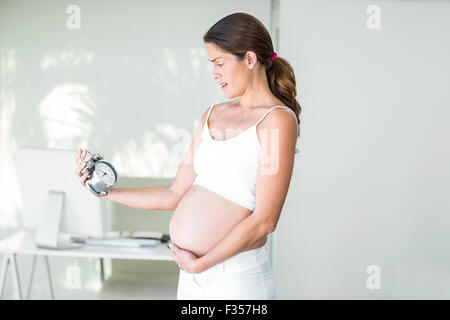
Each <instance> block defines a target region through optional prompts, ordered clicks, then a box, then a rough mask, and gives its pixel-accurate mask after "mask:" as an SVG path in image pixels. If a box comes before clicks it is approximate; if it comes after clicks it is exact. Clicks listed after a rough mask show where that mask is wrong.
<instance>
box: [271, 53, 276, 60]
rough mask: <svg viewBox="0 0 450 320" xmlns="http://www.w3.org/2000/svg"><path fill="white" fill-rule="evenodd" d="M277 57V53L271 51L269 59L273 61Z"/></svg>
mask: <svg viewBox="0 0 450 320" xmlns="http://www.w3.org/2000/svg"><path fill="white" fill-rule="evenodd" d="M276 57H277V53H276V52H275V51H274V52H273V56H272V58H270V61H273V60H275V58H276Z"/></svg>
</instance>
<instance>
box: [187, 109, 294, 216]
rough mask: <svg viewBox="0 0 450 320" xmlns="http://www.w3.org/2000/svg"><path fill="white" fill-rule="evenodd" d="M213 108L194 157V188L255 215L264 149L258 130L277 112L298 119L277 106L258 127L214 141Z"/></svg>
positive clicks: (254, 126)
mask: <svg viewBox="0 0 450 320" xmlns="http://www.w3.org/2000/svg"><path fill="white" fill-rule="evenodd" d="M213 107H214V106H212V107H211V108H210V109H209V111H208V116H207V118H206V122H205V125H204V126H203V131H202V133H201V137H202V140H201V143H200V145H199V146H198V148H197V150H196V151H195V154H194V158H193V164H194V171H195V173H196V174H197V177H196V179H195V181H194V183H193V185H196V184H197V185H200V186H202V187H205V188H207V189H209V190H211V191H213V192H215V193H217V194H219V195H220V196H222V197H223V198H225V199H228V200H230V201H232V202H234V203H237V204H238V205H240V206H242V207H245V208H248V209H250V210H252V211H253V210H255V206H256V196H255V191H256V180H257V177H258V167H259V154H260V149H261V145H260V142H259V140H258V135H257V130H256V126H257V125H258V124H259V122H261V121H262V120H263V119H264V117H265V116H266V115H267V114H268V113H269V112H270V111H272V110H273V109H274V108H286V109H288V110H290V111H291V112H292V114H293V115H294V117H295V119H296V123H297V117H296V115H295V113H294V111H292V109H290V108H288V107H285V106H273V107H272V108H270V109H269V110H267V111H266V112H265V113H264V115H263V116H262V117H261V118H260V119H259V120H258V122H257V123H256V124H255V125H253V126H251V127H250V128H248V129H247V130H244V131H242V132H241V133H239V134H238V135H237V136H234V137H232V138H230V139H227V140H214V139H213V138H212V136H211V134H210V130H209V127H208V119H209V114H210V113H211V110H212V108H213ZM297 130H298V127H297ZM297 132H298V131H297Z"/></svg>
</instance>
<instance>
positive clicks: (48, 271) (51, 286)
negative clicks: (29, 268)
mask: <svg viewBox="0 0 450 320" xmlns="http://www.w3.org/2000/svg"><path fill="white" fill-rule="evenodd" d="M44 258H45V267H46V269H47V277H48V284H49V286H50V295H51V297H52V300H55V293H54V292H53V285H52V277H51V276H50V264H49V263H48V256H44Z"/></svg>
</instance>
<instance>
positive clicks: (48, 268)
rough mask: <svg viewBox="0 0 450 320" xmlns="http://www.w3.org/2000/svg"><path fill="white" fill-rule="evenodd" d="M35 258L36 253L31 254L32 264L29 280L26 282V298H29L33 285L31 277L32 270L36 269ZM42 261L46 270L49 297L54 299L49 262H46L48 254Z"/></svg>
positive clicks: (32, 276) (32, 274)
mask: <svg viewBox="0 0 450 320" xmlns="http://www.w3.org/2000/svg"><path fill="white" fill-rule="evenodd" d="M36 260H37V255H34V256H33V265H32V267H31V275H30V282H29V284H28V290H27V300H28V299H30V293H31V286H32V285H33V278H34V270H35V269H36ZM44 262H45V269H46V271H47V278H48V285H49V288H50V297H51V299H52V300H55V294H54V292H53V285H52V278H51V276H50V264H49V262H48V256H44Z"/></svg>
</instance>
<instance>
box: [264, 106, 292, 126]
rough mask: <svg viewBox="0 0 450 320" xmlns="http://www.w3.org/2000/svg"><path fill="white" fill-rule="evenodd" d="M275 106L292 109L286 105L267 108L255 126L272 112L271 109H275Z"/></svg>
mask: <svg viewBox="0 0 450 320" xmlns="http://www.w3.org/2000/svg"><path fill="white" fill-rule="evenodd" d="M275 108H285V109H289V110H291V109H290V108H288V107H285V106H273V107H272V108H270V109H269V110H267V111H266V112H265V113H264V114H263V116H262V117H261V118H260V119H259V120H258V122H257V123H256V124H255V127H256V126H257V125H258V124H259V123H260V122H261V121H262V120H263V119H264V118H265V117H266V115H267V114H268V113H269V112H270V111H272V110H273V109H275Z"/></svg>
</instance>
